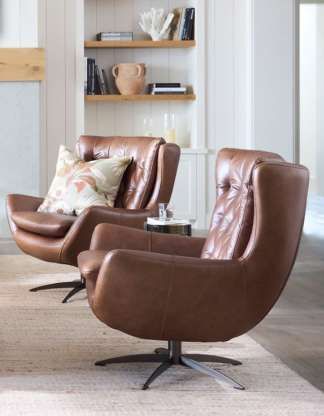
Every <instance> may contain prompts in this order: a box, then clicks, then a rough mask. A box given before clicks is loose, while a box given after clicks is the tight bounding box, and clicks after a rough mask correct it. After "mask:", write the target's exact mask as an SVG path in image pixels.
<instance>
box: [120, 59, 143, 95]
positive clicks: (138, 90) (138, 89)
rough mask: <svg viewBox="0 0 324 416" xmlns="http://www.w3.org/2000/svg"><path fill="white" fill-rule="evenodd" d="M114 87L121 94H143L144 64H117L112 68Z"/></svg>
mask: <svg viewBox="0 0 324 416" xmlns="http://www.w3.org/2000/svg"><path fill="white" fill-rule="evenodd" d="M112 73H113V76H114V78H115V82H116V87H117V89H118V91H119V92H120V94H121V95H139V94H143V92H144V89H145V75H146V66H145V64H119V65H115V66H114V67H113V70H112Z"/></svg>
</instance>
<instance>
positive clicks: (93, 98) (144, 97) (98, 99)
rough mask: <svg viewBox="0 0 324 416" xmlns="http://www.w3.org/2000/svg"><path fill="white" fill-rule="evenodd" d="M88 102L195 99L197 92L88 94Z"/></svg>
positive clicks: (86, 98)
mask: <svg viewBox="0 0 324 416" xmlns="http://www.w3.org/2000/svg"><path fill="white" fill-rule="evenodd" d="M85 100H86V101H88V102H121V101H195V100H196V95H195V94H186V95H174V94H171V95H150V94H146V95H145V94H144V95H86V96H85Z"/></svg>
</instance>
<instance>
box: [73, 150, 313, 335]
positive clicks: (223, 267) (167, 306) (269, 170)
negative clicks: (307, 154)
mask: <svg viewBox="0 0 324 416" xmlns="http://www.w3.org/2000/svg"><path fill="white" fill-rule="evenodd" d="M308 181H309V173H308V171H307V169H306V168H304V167H303V166H300V165H294V164H290V163H286V162H284V161H283V160H282V159H281V158H280V157H279V156H278V155H274V154H269V153H264V152H251V151H238V150H224V151H222V152H221V153H220V155H219V159H218V162H217V186H218V196H217V200H216V208H215V215H216V221H215V218H214V219H213V222H212V226H211V230H210V232H209V236H208V239H207V241H206V243H205V241H204V240H201V239H196V238H190V237H180V236H172V235H165V234H161V235H159V236H158V237H156V236H155V235H154V234H152V233H147V232H144V231H140V230H134V229H129V228H126V227H116V226H115V225H114V226H113V225H108V224H106V225H100V226H98V227H97V228H96V230H95V233H94V235H93V238H92V243H91V249H93V250H95V251H97V250H100V251H101V255H100V258H102V251H103V250H105V249H106V253H107V254H106V256H105V258H104V260H103V261H102V264H101V267H100V270H99V273H98V272H97V271H98V262H100V261H101V259H100V258H99V257H98V254H96V253H94V254H92V251H91V249H90V251H87V252H85V253H81V254H80V256H79V266H80V270H81V273H82V274H83V273H84V276H85V278H86V281H87V291H88V299H89V303H90V305H91V308H92V310H93V312H94V313H95V315H96V316H97V317H98V318H99V319H100V320H101V321H102V322H104V323H106V324H107V325H109V326H110V327H112V328H114V329H117V330H120V331H123V332H125V333H127V334H129V335H132V336H136V337H140V338H144V339H154V340H166V341H170V340H182V341H188V342H196V341H197V342H218V341H227V340H229V339H231V338H234V337H237V336H240V335H242V334H243V333H245V332H247V331H249V330H251V329H252V328H253V327H254V326H255V325H257V324H258V323H259V322H260V321H261V320H262V319H263V318H264V317H265V316H266V315H267V313H268V312H269V311H270V310H271V308H272V307H273V305H274V304H275V303H276V301H277V300H278V298H279V296H280V294H281V292H282V291H283V289H284V287H285V285H286V283H287V280H288V278H289V275H290V273H291V270H292V267H293V265H294V262H295V259H296V255H297V251H298V247H299V242H300V238H301V233H302V229H303V221H304V216H305V209H306V201H307V191H308ZM232 188H233V189H232ZM252 207H253V208H252ZM217 217H219V218H220V220H219V221H217ZM247 217H248V218H249V219H248V220H246V218H247ZM216 230H218V231H219V235H218V236H217V231H216ZM204 243H205V248H204V250H203V251H202V247H203V244H204ZM223 243H224V246H225V248H224V250H223V249H222V247H221V246H222V244H223ZM206 247H207V250H206ZM206 251H207V253H208V256H210V258H204V256H206V254H205V253H206ZM201 253H203V258H200V255H201ZM220 257H223V258H225V259H222V260H220V259H219V258H220ZM91 259H92V260H95V261H94V262H93V261H92V260H91ZM91 261H92V262H91Z"/></svg>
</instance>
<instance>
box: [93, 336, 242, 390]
mask: <svg viewBox="0 0 324 416" xmlns="http://www.w3.org/2000/svg"><path fill="white" fill-rule="evenodd" d="M203 362H208V363H222V364H230V365H241V364H242V363H241V362H240V361H236V360H232V359H230V358H225V357H217V356H214V355H204V354H182V346H181V342H180V341H170V342H169V347H168V349H167V348H158V349H156V350H155V354H141V355H130V356H125V357H117V358H111V359H109V360H104V361H98V362H96V365H98V366H106V365H107V364H121V363H161V365H160V366H159V367H158V368H157V369H156V370H155V371H154V372H153V374H152V375H151V376H150V378H149V379H148V380H147V381H146V383H145V384H144V386H143V390H147V389H148V388H149V387H150V385H151V384H152V383H153V381H154V380H156V379H157V378H158V377H159V376H160V375H161V374H163V373H164V372H165V371H167V370H168V369H169V368H170V367H172V366H173V365H182V366H184V367H187V368H191V369H193V370H196V371H199V372H200V373H203V374H206V375H208V376H210V377H213V378H214V379H215V380H216V381H218V382H221V383H226V384H229V385H230V386H231V387H233V388H235V389H237V390H245V387H243V386H242V385H241V384H239V383H237V382H236V381H235V380H233V379H232V378H230V377H228V376H226V375H225V374H223V373H222V372H221V371H219V370H214V369H212V368H209V367H207V366H206V365H204V364H202V363H203Z"/></svg>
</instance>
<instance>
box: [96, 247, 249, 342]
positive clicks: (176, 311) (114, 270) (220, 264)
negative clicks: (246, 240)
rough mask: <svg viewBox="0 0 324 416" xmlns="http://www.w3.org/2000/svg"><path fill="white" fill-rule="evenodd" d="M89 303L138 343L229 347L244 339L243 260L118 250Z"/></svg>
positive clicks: (103, 270) (106, 262) (108, 259)
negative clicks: (213, 343)
mask: <svg viewBox="0 0 324 416" xmlns="http://www.w3.org/2000/svg"><path fill="white" fill-rule="evenodd" d="M90 286H91V285H90ZM88 292H89V289H88ZM89 299H90V300H91V305H92V309H93V311H94V313H95V314H96V315H97V317H98V318H99V319H100V320H102V321H103V322H105V323H106V324H108V325H109V326H111V327H112V328H115V329H118V330H121V331H123V332H126V333H127V334H130V335H133V336H136V337H140V338H145V339H155V340H182V341H225V340H228V339H230V338H232V337H234V336H238V335H240V334H241V333H242V332H241V331H242V326H243V322H244V319H245V318H246V279H245V273H244V268H243V264H242V263H241V262H240V261H238V260H228V261H215V260H201V259H195V258H188V257H180V256H172V255H163V254H155V253H144V252H139V251H129V250H115V251H111V252H110V253H109V254H107V256H106V258H105V260H104V262H103V265H102V267H101V270H100V272H99V276H98V279H97V282H96V284H95V286H94V287H93V293H89Z"/></svg>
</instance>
